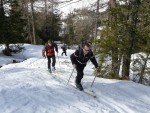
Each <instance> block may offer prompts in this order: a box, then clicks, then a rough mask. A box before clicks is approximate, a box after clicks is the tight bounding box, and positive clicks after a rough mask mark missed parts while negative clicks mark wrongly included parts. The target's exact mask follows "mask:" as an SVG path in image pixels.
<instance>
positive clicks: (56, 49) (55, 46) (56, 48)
mask: <svg viewBox="0 0 150 113" xmlns="http://www.w3.org/2000/svg"><path fill="white" fill-rule="evenodd" d="M54 48H55V51H56V52H57V53H58V46H57V44H55V43H54Z"/></svg>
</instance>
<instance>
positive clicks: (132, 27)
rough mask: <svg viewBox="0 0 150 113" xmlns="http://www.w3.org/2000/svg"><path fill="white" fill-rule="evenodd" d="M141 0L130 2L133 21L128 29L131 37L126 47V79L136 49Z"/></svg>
mask: <svg viewBox="0 0 150 113" xmlns="http://www.w3.org/2000/svg"><path fill="white" fill-rule="evenodd" d="M139 1H140V0H134V1H132V2H131V3H130V6H129V7H130V8H131V9H132V13H131V15H129V21H130V22H131V23H130V25H129V27H128V28H127V29H128V33H129V38H128V46H127V47H126V49H125V51H126V52H125V54H124V56H125V57H124V60H123V61H124V63H123V76H124V78H125V79H129V72H130V63H131V55H132V53H133V51H134V47H135V38H136V25H137V17H138V8H139V5H140V2H139Z"/></svg>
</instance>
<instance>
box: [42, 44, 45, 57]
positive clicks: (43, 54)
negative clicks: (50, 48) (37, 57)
mask: <svg viewBox="0 0 150 113" xmlns="http://www.w3.org/2000/svg"><path fill="white" fill-rule="evenodd" d="M45 48H46V47H45V46H44V47H43V50H42V56H43V57H44V58H46V56H45V51H46V49H45Z"/></svg>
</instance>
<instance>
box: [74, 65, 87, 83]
mask: <svg viewBox="0 0 150 113" xmlns="http://www.w3.org/2000/svg"><path fill="white" fill-rule="evenodd" d="M85 66H86V65H85V64H77V65H76V71H77V76H76V80H75V82H76V83H77V84H80V83H81V79H82V78H83V75H84V73H83V70H84V68H85Z"/></svg>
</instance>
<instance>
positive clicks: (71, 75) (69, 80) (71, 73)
mask: <svg viewBox="0 0 150 113" xmlns="http://www.w3.org/2000/svg"><path fill="white" fill-rule="evenodd" d="M73 72H74V68H73V70H72V72H71V75H70V77H69V79H68V82H67V85H68V83H69V81H70V78H71V76H72V74H73ZM67 85H66V86H67Z"/></svg>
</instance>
